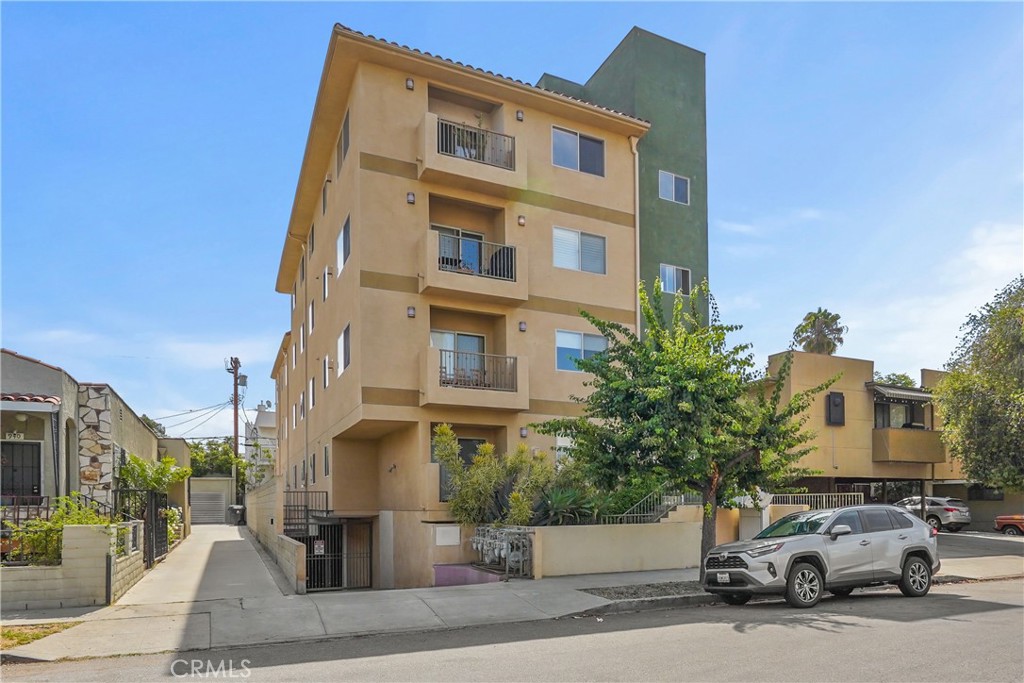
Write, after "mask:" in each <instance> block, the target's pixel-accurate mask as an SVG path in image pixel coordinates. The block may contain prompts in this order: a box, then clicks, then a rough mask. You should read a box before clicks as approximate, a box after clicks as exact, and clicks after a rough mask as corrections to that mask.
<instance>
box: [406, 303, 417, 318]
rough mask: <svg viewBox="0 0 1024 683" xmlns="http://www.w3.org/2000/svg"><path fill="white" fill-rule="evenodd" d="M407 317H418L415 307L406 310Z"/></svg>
mask: <svg viewBox="0 0 1024 683" xmlns="http://www.w3.org/2000/svg"><path fill="white" fill-rule="evenodd" d="M405 315H406V316H407V317H409V318H415V317H416V307H415V306H409V307H408V308H406V309H405Z"/></svg>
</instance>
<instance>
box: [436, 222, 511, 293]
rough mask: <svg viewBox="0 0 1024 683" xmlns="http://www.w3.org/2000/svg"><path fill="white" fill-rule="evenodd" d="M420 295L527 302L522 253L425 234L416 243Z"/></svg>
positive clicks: (507, 247)
mask: <svg viewBox="0 0 1024 683" xmlns="http://www.w3.org/2000/svg"><path fill="white" fill-rule="evenodd" d="M419 250H420V285H419V287H420V293H421V294H423V293H427V294H444V295H448V296H456V297H459V298H463V299H472V300H477V301H493V302H501V303H510V304H518V303H522V302H524V301H526V300H527V299H529V297H530V294H529V287H528V284H527V273H528V272H529V269H528V267H527V263H526V250H519V249H516V247H514V246H512V245H509V244H498V243H494V242H485V241H482V240H475V239H469V238H467V237H455V236H453V235H446V234H443V233H439V232H437V231H435V230H428V231H427V234H426V235H424V236H423V239H422V240H421V241H420V246H419Z"/></svg>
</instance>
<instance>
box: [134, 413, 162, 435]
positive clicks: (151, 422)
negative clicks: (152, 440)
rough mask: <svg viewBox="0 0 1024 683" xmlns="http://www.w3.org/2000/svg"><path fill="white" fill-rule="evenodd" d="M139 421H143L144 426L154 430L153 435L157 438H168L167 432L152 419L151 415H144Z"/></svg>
mask: <svg viewBox="0 0 1024 683" xmlns="http://www.w3.org/2000/svg"><path fill="white" fill-rule="evenodd" d="M139 419H140V420H142V422H143V424H145V425H146V426H147V427H149V428H150V429H152V430H153V433H154V434H156V435H157V436H167V430H166V429H165V428H164V426H163V425H162V424H160V423H159V422H157V421H156V420H154V419H153V418H151V417H150V416H149V415H146V414H145V413H143V414H142V417H140V418H139Z"/></svg>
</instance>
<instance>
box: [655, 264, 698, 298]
mask: <svg viewBox="0 0 1024 683" xmlns="http://www.w3.org/2000/svg"><path fill="white" fill-rule="evenodd" d="M690 288H691V285H690V270H689V269H688V268H680V267H679V266H670V265H667V264H664V263H662V264H661V291H663V292H666V293H668V294H675V293H676V292H682V293H683V294H689V293H690Z"/></svg>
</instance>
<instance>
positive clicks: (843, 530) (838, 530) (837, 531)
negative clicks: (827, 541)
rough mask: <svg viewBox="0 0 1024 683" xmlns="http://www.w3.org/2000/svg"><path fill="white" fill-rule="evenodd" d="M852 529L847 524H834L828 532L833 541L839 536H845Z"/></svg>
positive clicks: (851, 531)
mask: <svg viewBox="0 0 1024 683" xmlns="http://www.w3.org/2000/svg"><path fill="white" fill-rule="evenodd" d="M852 533H853V529H851V528H850V525H849V524H836V525H835V526H834V527H832V531H831V532H830V533H829V537H830V538H831V539H832V540H833V541H834V540H836V539H837V538H839V537H840V536H846V535H847V534H852Z"/></svg>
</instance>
